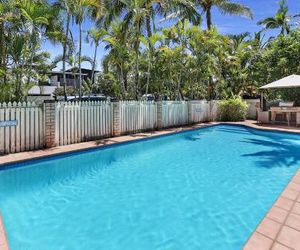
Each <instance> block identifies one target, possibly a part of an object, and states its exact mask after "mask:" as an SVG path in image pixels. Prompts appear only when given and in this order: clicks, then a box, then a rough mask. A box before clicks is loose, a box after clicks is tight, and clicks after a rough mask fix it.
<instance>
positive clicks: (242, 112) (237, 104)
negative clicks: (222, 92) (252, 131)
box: [219, 97, 248, 122]
mask: <svg viewBox="0 0 300 250" xmlns="http://www.w3.org/2000/svg"><path fill="white" fill-rule="evenodd" d="M247 110H248V105H247V103H246V102H245V101H243V100H242V98H240V97H234V98H231V99H228V100H223V101H221V102H220V105H219V114H220V120H221V121H230V122H237V121H244V120H245V119H246V116H247Z"/></svg>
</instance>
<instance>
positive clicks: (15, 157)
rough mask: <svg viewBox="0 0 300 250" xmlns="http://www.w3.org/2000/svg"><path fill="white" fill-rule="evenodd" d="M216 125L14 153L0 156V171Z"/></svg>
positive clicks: (186, 127) (160, 131) (189, 127)
mask: <svg viewBox="0 0 300 250" xmlns="http://www.w3.org/2000/svg"><path fill="white" fill-rule="evenodd" d="M218 124H219V123H201V124H195V125H191V126H182V127H175V128H169V129H164V130H159V131H150V132H142V133H137V134H133V135H124V136H119V137H111V138H107V139H100V140H97V141H89V142H83V143H77V144H70V145H65V146H57V147H54V148H49V149H40V150H35V151H27V152H20V153H15V154H9V155H3V156H0V169H1V167H3V166H6V165H10V164H17V163H22V162H26V161H32V160H38V159H42V158H44V157H49V156H58V155H63V154H68V153H73V152H80V151H85V150H93V149H100V148H102V147H106V146H111V145H118V144H122V143H129V142H134V141H138V140H143V139H148V138H154V137H159V136H164V135H172V134H176V133H180V132H184V131H189V130H194V129H198V128H205V127H210V126H215V125H218Z"/></svg>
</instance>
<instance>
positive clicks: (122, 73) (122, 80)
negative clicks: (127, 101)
mask: <svg viewBox="0 0 300 250" xmlns="http://www.w3.org/2000/svg"><path fill="white" fill-rule="evenodd" d="M120 74H121V75H120V78H121V85H122V86H121V88H122V97H123V99H124V98H125V92H126V91H125V84H124V72H123V66H122V65H121V66H120Z"/></svg>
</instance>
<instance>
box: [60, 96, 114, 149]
mask: <svg viewBox="0 0 300 250" xmlns="http://www.w3.org/2000/svg"><path fill="white" fill-rule="evenodd" d="M112 112H113V109H112V104H111V103H110V102H100V101H97V102H93V101H88V102H59V103H57V104H56V127H55V131H56V144H57V145H68V144H73V143H78V142H84V141H89V140H94V139H99V138H105V137H111V136H112V128H113V114H112Z"/></svg>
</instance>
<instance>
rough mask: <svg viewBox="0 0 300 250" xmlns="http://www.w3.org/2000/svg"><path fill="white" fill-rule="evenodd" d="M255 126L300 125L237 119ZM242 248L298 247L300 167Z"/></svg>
mask: <svg viewBox="0 0 300 250" xmlns="http://www.w3.org/2000/svg"><path fill="white" fill-rule="evenodd" d="M217 124H224V123H218V122H211V123H201V124H197V125H193V126H186V127H180V128H170V129H165V130H161V131H151V132H144V133H138V134H134V135H125V136H120V137H113V138H108V139H102V140H97V141H91V142H84V143H78V144H72V145H67V146H59V147H54V148H50V149H43V150H36V151H30V152H22V153H16V154H10V155H4V156H0V168H1V165H5V164H12V163H17V162H23V161H27V160H32V159H38V158H43V157H45V156H52V155H59V154H64V153H68V152H74V151H80V150H84V149H91V148H98V147H103V146H105V145H112V144H118V143H122V142H129V141H134V140H139V139H144V138H151V137H155V136H160V135H166V134H172V133H178V132H181V131H187V130H192V129H196V128H201V127H208V126H212V125H217ZM227 124H238V125H244V126H248V127H252V128H256V129H263V130H269V131H283V132H293V133H299V134H300V128H296V127H287V126H278V125H259V124H256V122H255V121H250V120H247V121H244V122H237V123H227ZM8 249H9V245H8V241H7V237H6V234H5V229H4V224H3V222H2V219H1V214H0V250H8ZM244 249H245V250H268V249H273V250H289V249H295V250H298V249H299V250H300V169H299V171H298V172H297V173H296V174H295V176H294V177H293V178H292V179H291V181H290V183H289V184H288V185H287V187H286V189H285V190H284V191H283V192H282V193H281V195H280V196H279V198H278V199H277V200H276V202H275V203H274V205H273V207H272V208H271V209H270V210H269V212H268V213H267V214H266V216H265V218H264V219H263V220H262V221H261V222H260V224H259V225H258V227H257V228H256V229H255V231H254V232H253V234H252V235H251V236H250V237H249V239H248V241H247V242H246V244H245V246H244Z"/></svg>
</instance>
